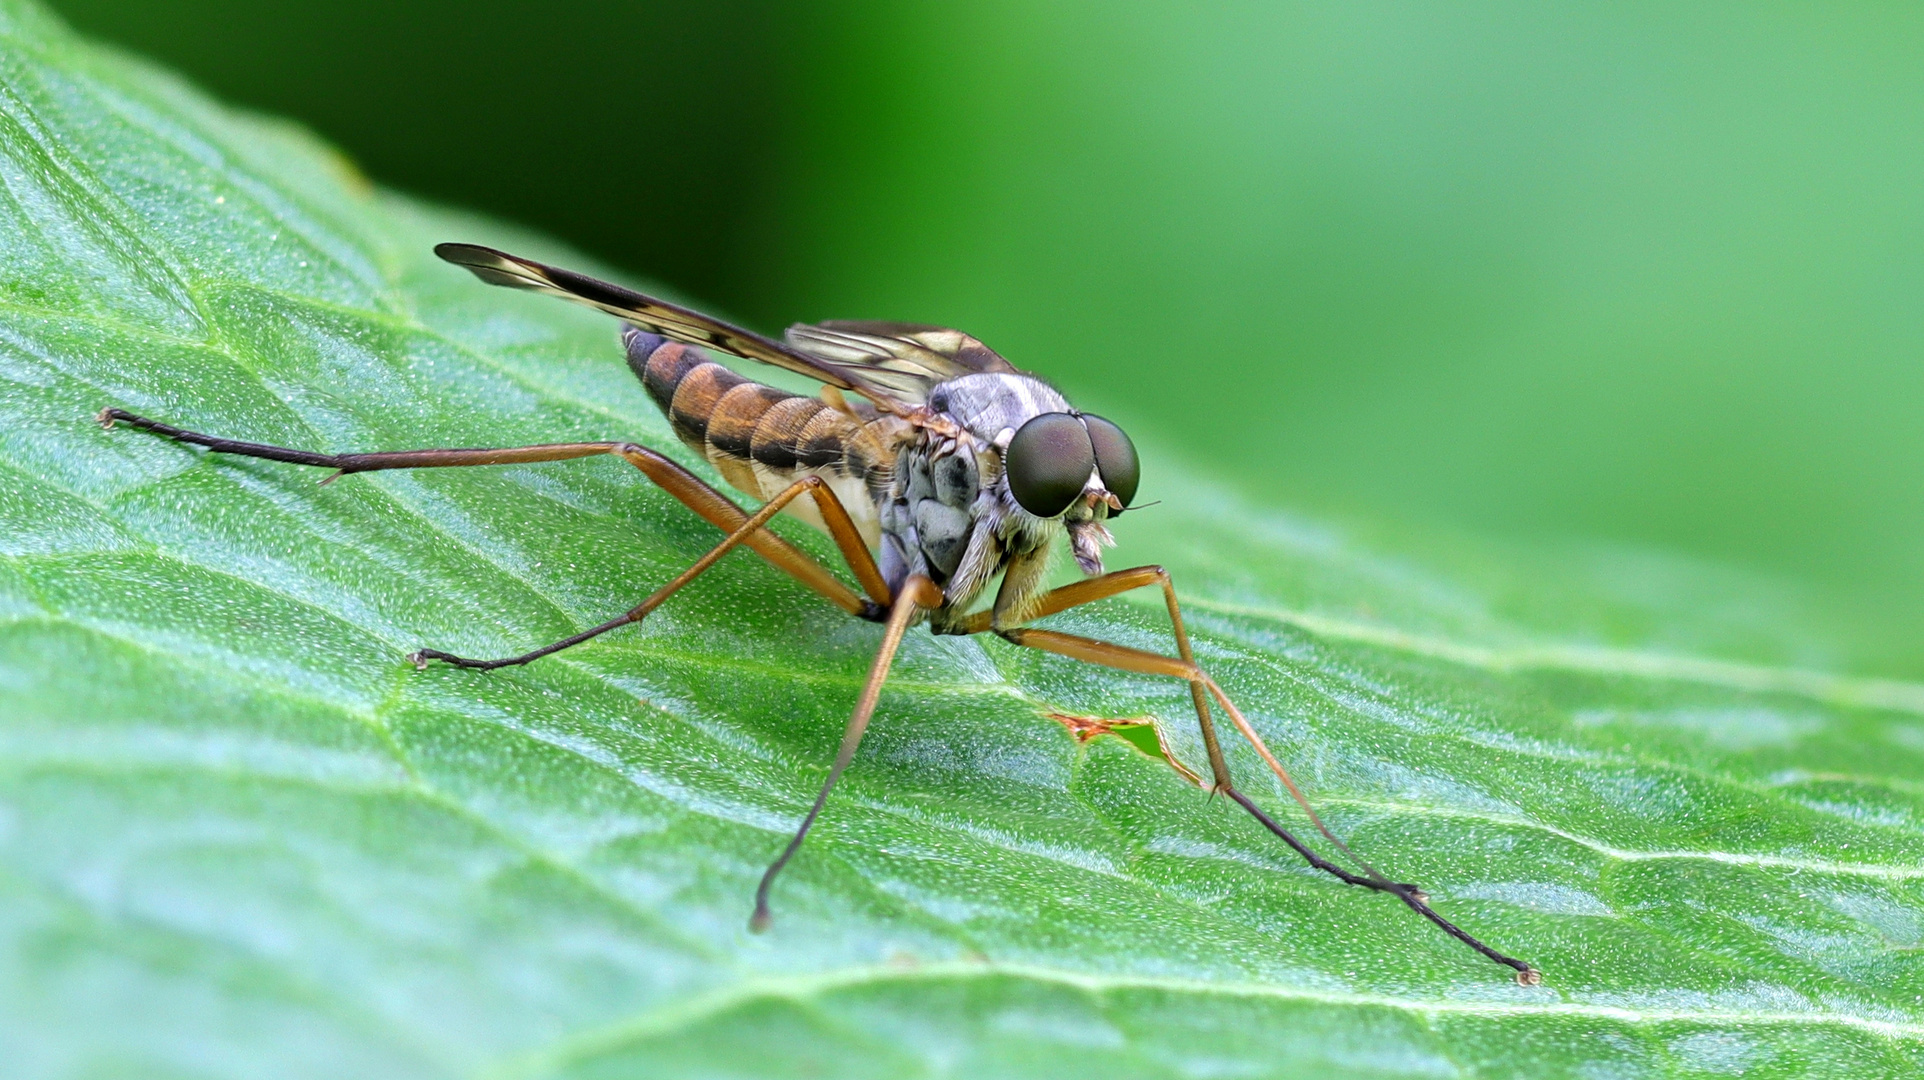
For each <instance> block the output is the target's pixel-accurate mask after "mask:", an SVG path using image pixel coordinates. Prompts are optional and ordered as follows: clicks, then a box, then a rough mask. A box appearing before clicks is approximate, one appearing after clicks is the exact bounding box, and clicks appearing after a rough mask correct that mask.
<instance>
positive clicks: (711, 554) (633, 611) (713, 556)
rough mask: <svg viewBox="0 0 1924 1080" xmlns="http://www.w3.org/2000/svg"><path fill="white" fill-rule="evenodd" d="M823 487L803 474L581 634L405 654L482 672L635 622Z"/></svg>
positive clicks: (422, 663) (424, 662)
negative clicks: (488, 648)
mask: <svg viewBox="0 0 1924 1080" xmlns="http://www.w3.org/2000/svg"><path fill="white" fill-rule="evenodd" d="M827 489H828V484H827V482H826V481H824V480H823V479H822V478H821V477H819V476H804V477H802V478H801V479H800V480H797V481H795V482H794V483H793V484H790V485H788V487H786V488H784V489H782V491H781V492H780V493H779V494H777V495H776V496H775V497H774V498H772V499H770V500H768V501H767V502H766V503H763V504H762V507H761V509H759V510H757V511H755V513H754V514H753V515H751V516H750V517H749V518H748V519H747V520H746V521H743V522H742V523H741V526H740V527H739V528H737V529H735V530H734V531H733V532H730V533H729V534H728V535H727V536H725V537H723V538H722V541H721V543H719V544H716V545H715V546H714V547H713V548H710V549H709V551H708V554H706V555H703V556H702V557H701V558H699V559H697V560H695V563H694V565H692V566H690V567H689V568H688V569H686V570H683V571H682V572H681V573H680V574H677V575H676V576H675V579H674V580H673V581H670V582H669V583H668V584H666V585H663V586H662V587H661V588H659V589H656V590H655V591H654V592H653V593H652V594H650V595H649V597H648V599H646V600H643V601H642V602H641V603H639V604H636V605H635V606H634V607H632V608H630V609H628V612H627V614H624V615H622V616H621V617H620V618H616V619H610V620H608V621H607V622H605V623H602V624H601V625H600V626H597V627H594V628H592V629H589V630H583V631H582V632H581V633H579V634H575V635H573V636H571V637H565V638H562V639H561V640H560V641H557V642H555V643H553V644H552V645H544V646H542V647H541V648H539V649H536V650H534V651H533V652H526V653H522V654H521V655H520V656H510V657H508V658H506V659H504V660H469V659H467V658H465V657H460V656H455V655H454V654H452V653H445V652H442V651H441V650H439V649H421V650H419V651H417V652H415V653H412V654H411V655H409V657H408V659H409V660H412V661H414V666H415V667H419V668H425V667H427V666H428V661H429V660H440V661H442V662H444V663H449V664H453V665H455V666H456V667H465V668H479V669H481V670H483V671H492V670H493V669H495V668H501V667H510V666H512V665H515V664H525V663H527V662H529V661H530V660H539V659H540V658H542V657H544V656H547V655H549V654H551V653H557V652H560V651H561V650H563V649H566V648H568V647H569V646H571V645H579V644H581V643H582V642H584V641H587V640H588V639H589V638H593V637H599V636H600V635H602V634H605V633H607V632H608V631H610V630H616V629H619V628H621V627H623V626H628V625H631V624H633V623H638V622H640V621H641V620H643V619H645V618H647V617H648V613H649V612H651V611H654V610H655V609H656V608H658V607H660V606H661V605H662V602H663V601H665V600H667V599H668V598H669V597H671V596H673V595H675V593H677V592H679V591H681V587H682V586H684V585H686V584H688V583H689V582H691V581H693V580H695V579H696V578H697V577H700V576H701V574H702V572H703V571H705V570H707V569H708V568H709V567H711V566H713V565H715V564H716V563H718V562H720V561H721V557H722V556H724V555H726V554H728V553H729V552H730V551H733V550H734V549H735V547H736V546H737V545H739V544H741V543H742V542H743V541H745V540H747V539H748V538H749V537H750V536H751V535H753V534H754V533H755V531H756V530H757V529H761V528H763V527H764V526H766V525H767V524H768V521H769V519H770V518H773V517H774V516H775V515H776V514H779V513H781V512H782V508H783V507H785V506H787V505H788V504H789V503H791V502H793V501H795V498H796V496H798V495H801V494H802V493H803V492H820V491H826V490H827ZM828 495H829V498H831V499H833V498H834V497H835V493H834V492H832V491H830V492H829V493H828ZM834 505H835V506H836V507H837V508H838V509H839V508H840V506H841V504H840V503H836V504H834ZM851 527H852V526H851Z"/></svg>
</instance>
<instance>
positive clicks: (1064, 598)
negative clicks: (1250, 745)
mask: <svg viewBox="0 0 1924 1080" xmlns="http://www.w3.org/2000/svg"><path fill="white" fill-rule="evenodd" d="M1149 585H1156V586H1160V587H1161V589H1162V596H1163V603H1164V605H1165V606H1166V607H1167V608H1168V609H1169V624H1170V628H1171V629H1172V630H1173V632H1174V633H1175V637H1176V651H1177V652H1178V653H1179V654H1180V655H1181V656H1182V659H1183V662H1184V663H1186V664H1189V665H1191V666H1192V667H1193V666H1195V665H1196V654H1195V652H1194V651H1193V650H1192V649H1191V648H1190V646H1189V631H1188V628H1187V627H1185V626H1184V625H1183V618H1182V605H1181V604H1180V603H1178V602H1177V600H1176V586H1175V583H1174V582H1173V581H1171V580H1170V577H1169V571H1167V570H1164V569H1163V568H1162V567H1160V566H1138V567H1134V568H1132V569H1128V570H1117V571H1114V572H1112V573H1108V574H1103V575H1101V576H1100V577H1093V578H1088V579H1086V580H1083V581H1078V582H1074V583H1072V584H1069V585H1064V586H1063V587H1061V588H1059V589H1054V590H1051V591H1050V592H1048V593H1045V594H1044V595H1043V596H1042V597H1041V599H1040V600H1038V601H1037V602H1036V603H1035V605H1034V606H1033V609H1032V610H1031V612H1030V613H1029V615H1028V618H1030V619H1039V618H1042V617H1044V616H1046V615H1053V614H1056V613H1057V612H1060V611H1067V610H1068V609H1070V608H1073V607H1079V606H1081V605H1083V604H1088V603H1093V602H1094V601H1097V600H1103V599H1107V598H1109V597H1111V596H1116V595H1118V594H1120V593H1125V592H1128V591H1130V590H1131V589H1139V588H1143V587H1145V586H1149ZM994 618H995V615H994V612H993V611H985V612H981V613H979V614H977V615H975V616H973V617H971V618H969V619H968V620H966V621H964V623H963V624H962V629H963V631H964V632H967V633H980V632H982V631H984V630H990V629H1000V628H997V627H995V626H994ZM1189 696H1190V698H1191V700H1192V701H1193V702H1194V704H1195V706H1196V723H1197V726H1198V727H1200V728H1201V729H1202V738H1203V747H1204V749H1205V751H1206V752H1207V753H1208V755H1209V771H1210V779H1211V784H1212V787H1213V790H1214V791H1215V792H1217V793H1218V794H1225V795H1229V796H1231V797H1232V798H1234V799H1235V800H1236V803H1237V804H1238V805H1240V806H1242V807H1244V808H1245V809H1248V810H1250V812H1251V813H1253V814H1255V816H1256V818H1257V820H1259V821H1261V822H1262V823H1263V825H1264V826H1265V827H1266V828H1268V829H1269V830H1270V831H1271V832H1274V833H1276V834H1277V835H1279V836H1281V837H1282V838H1283V839H1284V840H1285V841H1287V842H1288V843H1289V845H1290V846H1291V847H1294V848H1296V849H1297V850H1298V851H1300V852H1303V853H1304V857H1305V858H1307V859H1309V860H1310V865H1312V866H1315V867H1316V868H1317V869H1319V870H1324V871H1326V872H1328V873H1331V874H1334V875H1335V876H1336V877H1338V878H1341V879H1342V880H1344V881H1346V882H1348V883H1350V884H1352V885H1361V886H1364V887H1366V888H1371V889H1384V890H1391V891H1394V889H1393V886H1394V884H1395V883H1392V882H1391V881H1389V880H1388V879H1387V878H1385V877H1384V876H1383V875H1382V874H1380V873H1378V872H1377V871H1376V869H1375V868H1374V867H1372V866H1370V864H1369V863H1367V862H1365V861H1364V860H1363V859H1362V858H1361V857H1359V856H1358V855H1357V854H1356V853H1355V852H1353V851H1351V850H1350V849H1349V845H1347V844H1345V843H1343V841H1342V840H1341V839H1340V838H1338V837H1337V836H1336V834H1335V833H1333V832H1331V831H1330V830H1329V828H1328V826H1326V825H1324V824H1323V819H1322V818H1321V817H1320V816H1318V815H1317V813H1316V810H1315V808H1314V807H1312V806H1310V804H1309V800H1308V799H1305V798H1304V797H1303V793H1302V792H1301V791H1300V790H1298V789H1297V787H1296V781H1295V780H1294V779H1292V778H1291V777H1290V775H1289V773H1288V771H1286V770H1285V769H1284V768H1283V766H1282V764H1281V763H1280V762H1278V761H1277V760H1276V758H1275V756H1274V755H1273V754H1271V753H1270V752H1269V748H1268V747H1267V746H1264V745H1262V743H1261V740H1260V739H1259V738H1258V737H1257V736H1256V734H1255V732H1254V730H1253V729H1247V728H1246V729H1245V730H1244V732H1243V734H1244V735H1245V737H1247V738H1249V739H1250V740H1252V741H1253V742H1255V743H1256V745H1257V749H1258V750H1259V751H1261V753H1262V755H1263V758H1264V760H1265V761H1267V762H1268V763H1269V765H1270V767H1271V768H1272V769H1274V770H1275V772H1276V775H1277V776H1278V777H1279V778H1281V780H1282V782H1283V784H1284V786H1285V787H1287V788H1288V789H1289V793H1290V795H1291V796H1293V797H1294V798H1295V800H1296V802H1297V803H1298V804H1300V805H1301V806H1302V808H1303V811H1304V812H1305V813H1307V814H1308V815H1309V819H1310V821H1311V823H1313V824H1314V825H1315V826H1316V830H1317V831H1318V832H1320V833H1322V834H1323V836H1324V837H1325V838H1326V839H1328V840H1329V842H1330V843H1332V844H1334V845H1336V848H1337V850H1338V851H1341V852H1342V853H1343V854H1344V855H1346V856H1348V857H1349V858H1351V859H1353V860H1355V862H1356V864H1357V865H1358V866H1361V867H1362V868H1363V870H1364V874H1363V875H1362V876H1360V877H1359V876H1357V875H1355V874H1352V873H1350V872H1348V871H1346V870H1342V869H1340V868H1337V867H1336V866H1334V865H1333V864H1331V863H1329V862H1327V861H1326V860H1324V859H1322V858H1321V857H1318V856H1313V855H1311V854H1310V853H1309V851H1308V849H1307V848H1305V847H1304V846H1303V845H1302V844H1301V843H1300V842H1298V841H1297V839H1296V838H1295V837H1294V836H1291V835H1289V833H1288V832H1287V831H1286V830H1284V829H1282V827H1281V826H1279V825H1277V824H1276V822H1275V821H1274V820H1272V819H1270V818H1268V817H1266V816H1265V815H1263V814H1261V813H1259V812H1257V811H1255V810H1254V809H1253V807H1252V804H1251V803H1250V802H1249V801H1248V800H1247V799H1244V798H1242V797H1241V795H1240V794H1239V793H1238V792H1237V791H1236V786H1235V782H1234V780H1233V778H1232V777H1231V776H1230V772H1229V762H1228V761H1227V760H1225V759H1224V757H1223V751H1222V744H1221V742H1220V741H1219V740H1218V739H1217V737H1216V724H1215V720H1214V719H1213V718H1212V717H1211V715H1210V711H1209V694H1208V690H1207V689H1206V687H1205V684H1204V683H1203V682H1202V681H1201V680H1198V679H1191V680H1189ZM1401 887H1402V888H1405V889H1409V890H1412V891H1416V892H1418V893H1420V892H1421V890H1419V889H1417V888H1416V886H1414V885H1407V884H1405V885H1402V886H1401Z"/></svg>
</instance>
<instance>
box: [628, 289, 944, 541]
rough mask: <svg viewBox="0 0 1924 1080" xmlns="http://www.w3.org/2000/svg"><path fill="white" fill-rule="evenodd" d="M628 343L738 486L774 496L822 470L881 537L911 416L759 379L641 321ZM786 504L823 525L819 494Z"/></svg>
mask: <svg viewBox="0 0 1924 1080" xmlns="http://www.w3.org/2000/svg"><path fill="white" fill-rule="evenodd" d="M622 342H623V344H625V345H626V346H627V347H628V366H629V367H630V368H632V369H633V370H634V372H635V374H636V375H637V376H639V377H640V378H641V384H642V386H644V387H646V388H647V390H648V396H650V397H652V398H654V399H655V404H656V405H658V406H660V407H661V411H662V413H663V415H665V416H667V417H668V422H669V424H670V425H671V426H673V427H674V429H675V434H676V435H678V436H680V437H681V441H682V442H684V443H687V444H688V446H689V447H690V448H691V449H693V450H695V451H697V452H698V453H700V454H701V455H702V456H703V457H705V458H707V459H708V460H709V462H710V463H712V464H713V465H714V466H715V468H716V469H718V470H720V472H721V474H722V478H723V479H725V480H727V481H728V483H729V484H730V485H731V486H732V487H735V488H737V489H739V490H741V491H743V492H745V493H747V494H748V495H750V496H753V497H754V498H756V499H759V500H767V499H772V498H774V497H775V496H776V495H778V494H780V493H781V492H782V489H784V488H786V487H788V486H789V485H790V484H792V483H794V482H795V480H796V479H797V478H799V477H801V476H804V475H808V474H814V475H816V476H820V477H821V478H823V479H824V480H827V481H828V482H829V486H830V487H831V488H833V489H834V491H835V494H836V495H837V496H839V497H840V498H841V500H842V505H843V507H845V508H846V509H847V510H848V514H849V517H851V518H853V519H854V520H855V526H856V528H858V529H860V530H861V531H862V536H863V538H864V539H866V540H867V541H868V544H869V546H870V547H871V548H875V547H878V546H879V544H880V525H879V523H878V521H877V518H876V505H877V502H878V500H879V499H880V498H882V497H883V496H884V495H885V494H886V492H887V489H888V479H889V469H890V467H891V465H892V464H893V462H894V457H895V443H896V442H897V441H898V439H899V438H900V437H901V436H902V435H903V434H905V433H906V425H904V424H903V423H902V421H900V420H897V419H895V418H893V417H879V418H877V417H872V416H855V415H851V414H850V413H849V412H844V411H842V410H840V409H836V408H833V407H831V406H829V405H828V404H827V403H825V402H823V401H822V400H820V399H818V398H813V397H807V396H804V395H801V394H791V393H789V392H788V391H786V390H777V389H776V388H774V387H772V386H764V385H762V384H761V383H758V382H752V381H750V380H748V379H745V378H743V377H742V376H740V375H737V374H735V373H734V372H733V371H730V370H729V369H728V368H725V367H723V366H722V365H720V364H718V363H716V362H715V361H713V360H710V359H709V358H708V355H707V354H706V353H704V352H702V351H701V350H700V349H697V348H695V347H693V346H691V345H683V344H681V343H679V342H673V341H667V340H665V339H663V338H662V337H660V336H659V335H656V334H651V333H649V332H647V331H645V330H641V329H639V328H636V327H633V326H630V327H628V328H627V330H626V331H625V332H624V333H623V334H622ZM787 512H788V513H791V514H793V515H795V516H796V517H798V518H801V519H802V520H803V521H806V522H808V523H809V524H811V525H814V526H815V527H816V528H822V527H823V525H822V520H821V515H820V513H819V512H817V510H816V509H815V503H814V501H813V500H812V499H808V498H802V499H798V500H796V501H795V502H792V503H789V504H788V508H787Z"/></svg>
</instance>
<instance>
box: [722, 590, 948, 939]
mask: <svg viewBox="0 0 1924 1080" xmlns="http://www.w3.org/2000/svg"><path fill="white" fill-rule="evenodd" d="M941 604H942V590H941V589H938V588H936V587H935V583H934V582H932V581H930V580H929V579H928V578H925V577H923V576H921V575H920V574H917V575H915V576H913V577H910V578H909V579H908V580H907V581H906V582H904V583H903V584H902V591H901V592H900V593H898V594H896V597H895V602H894V604H892V605H891V606H890V608H889V617H888V623H887V624H886V629H885V630H884V631H883V633H882V644H881V647H880V648H878V649H876V650H875V662H874V663H872V664H870V665H869V669H868V680H867V681H866V682H864V683H863V684H862V694H861V696H860V697H858V698H857V699H856V701H855V711H854V712H853V713H852V714H850V716H849V718H848V727H847V728H845V729H843V731H842V748H841V749H840V750H837V751H836V752H835V764H834V765H833V766H832V767H830V768H829V770H828V778H827V779H826V780H823V781H822V790H821V792H820V793H819V794H817V795H816V796H815V805H813V806H811V807H809V808H808V815H807V816H806V817H804V818H802V824H801V827H800V828H797V829H796V830H795V836H794V837H793V838H792V839H790V840H789V842H788V846H787V847H785V848H783V849H782V853H781V855H780V856H778V857H777V858H776V859H775V861H774V862H772V863H770V864H769V866H768V871H767V872H766V873H764V874H763V875H762V883H761V885H760V887H758V888H757V889H756V890H755V914H754V915H752V916H750V918H749V920H748V928H749V929H750V930H753V931H755V932H756V933H760V932H762V931H763V930H766V929H768V923H769V918H770V916H769V913H768V890H769V889H770V888H772V887H773V886H774V884H775V876H776V875H777V874H780V873H781V872H782V867H784V866H787V865H788V860H789V859H791V858H794V856H795V852H796V851H797V850H799V849H800V848H801V846H802V841H803V840H804V839H806V838H807V836H808V830H809V829H810V828H811V827H813V826H814V824H815V819H816V818H817V817H819V816H821V813H822V806H823V804H825V803H827V802H828V793H829V790H830V789H832V788H833V787H834V786H835V781H837V780H839V779H841V777H842V771H843V770H844V769H847V768H848V763H849V762H850V761H853V760H854V759H855V748H856V747H858V746H860V745H862V734H863V733H864V732H866V731H867V730H868V721H869V717H871V716H873V715H874V714H875V702H876V701H877V700H878V699H879V698H880V697H881V694H882V682H883V681H884V680H885V679H887V678H888V674H889V667H890V665H892V664H893V663H894V662H895V650H896V648H897V647H899V646H900V645H901V644H902V635H903V634H905V633H907V632H908V628H909V623H910V622H911V621H912V620H913V619H914V618H915V615H916V613H917V611H918V610H927V609H931V608H936V607H940V606H941Z"/></svg>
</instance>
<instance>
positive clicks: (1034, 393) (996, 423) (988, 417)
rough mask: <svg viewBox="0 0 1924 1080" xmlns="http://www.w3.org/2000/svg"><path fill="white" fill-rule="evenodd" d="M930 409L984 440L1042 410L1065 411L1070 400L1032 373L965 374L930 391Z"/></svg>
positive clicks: (989, 441) (994, 436) (1037, 414)
mask: <svg viewBox="0 0 1924 1080" xmlns="http://www.w3.org/2000/svg"><path fill="white" fill-rule="evenodd" d="M929 408H930V409H933V410H934V411H936V412H938V413H942V414H944V415H946V416H948V417H950V418H951V419H953V420H954V421H955V422H956V423H958V424H960V425H961V426H962V427H963V428H964V429H966V430H967V431H968V432H969V433H970V434H972V435H974V436H975V437H976V438H977V439H979V440H981V441H982V442H984V443H994V442H995V441H996V437H997V436H998V435H1000V434H1002V433H1003V432H1005V431H1007V432H1013V431H1015V430H1016V429H1017V428H1020V427H1021V426H1022V425H1023V424H1026V423H1028V422H1029V421H1030V420H1033V419H1035V418H1036V417H1038V416H1041V415H1042V414H1043V413H1050V412H1067V411H1068V410H1069V401H1068V399H1067V398H1064V397H1063V396H1062V394H1061V393H1060V392H1058V391H1057V390H1056V388H1055V387H1053V386H1050V385H1049V384H1048V383H1046V382H1043V381H1042V380H1041V379H1038V378H1036V377H1034V376H1032V375H1016V374H1008V373H991V374H982V375H964V376H962V377H961V378H959V379H950V380H949V381H947V382H945V383H942V384H941V385H939V386H937V387H936V388H935V389H934V390H933V391H931V392H930V393H929Z"/></svg>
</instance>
